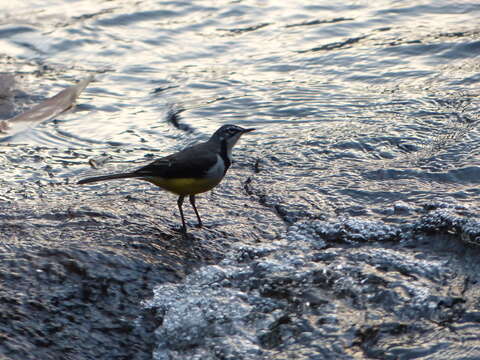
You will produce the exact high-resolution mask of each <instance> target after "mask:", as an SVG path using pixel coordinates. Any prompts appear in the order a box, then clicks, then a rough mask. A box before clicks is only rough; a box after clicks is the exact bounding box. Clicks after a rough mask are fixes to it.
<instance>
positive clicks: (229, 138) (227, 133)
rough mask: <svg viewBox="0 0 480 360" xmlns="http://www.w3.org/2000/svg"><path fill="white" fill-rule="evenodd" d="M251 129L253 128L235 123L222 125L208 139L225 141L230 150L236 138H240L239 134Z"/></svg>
mask: <svg viewBox="0 0 480 360" xmlns="http://www.w3.org/2000/svg"><path fill="white" fill-rule="evenodd" d="M253 130H255V129H245V128H242V127H240V126H237V125H223V126H222V127H221V128H219V129H218V130H217V131H215V133H214V134H213V135H212V137H211V138H210V140H212V141H218V142H220V143H223V142H225V143H226V145H227V149H228V150H231V149H232V148H233V146H234V145H235V144H236V143H237V141H238V139H240V136H242V135H243V134H246V133H248V132H250V131H253Z"/></svg>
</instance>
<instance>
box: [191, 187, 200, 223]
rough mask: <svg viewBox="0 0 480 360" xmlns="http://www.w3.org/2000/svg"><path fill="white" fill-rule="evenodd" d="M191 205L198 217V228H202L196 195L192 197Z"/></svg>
mask: <svg viewBox="0 0 480 360" xmlns="http://www.w3.org/2000/svg"><path fill="white" fill-rule="evenodd" d="M190 204H192V207H193V210H194V211H195V215H197V219H198V227H202V225H203V224H202V219H200V214H199V213H198V210H197V207H196V206H195V195H190Z"/></svg>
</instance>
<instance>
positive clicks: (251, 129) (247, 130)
mask: <svg viewBox="0 0 480 360" xmlns="http://www.w3.org/2000/svg"><path fill="white" fill-rule="evenodd" d="M253 130H255V129H254V128H250V129H243V132H242V134H245V133H249V132H251V131H253Z"/></svg>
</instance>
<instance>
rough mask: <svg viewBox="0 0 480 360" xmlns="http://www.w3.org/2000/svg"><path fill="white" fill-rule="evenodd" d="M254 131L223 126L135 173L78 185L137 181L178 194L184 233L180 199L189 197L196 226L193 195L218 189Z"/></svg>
mask: <svg viewBox="0 0 480 360" xmlns="http://www.w3.org/2000/svg"><path fill="white" fill-rule="evenodd" d="M253 130H255V129H244V128H242V127H240V126H236V125H223V126H222V127H220V128H219V129H218V130H217V131H215V133H214V134H213V135H212V136H211V137H210V139H209V140H208V141H206V142H203V143H199V144H196V145H193V146H191V147H187V148H185V149H183V150H181V151H179V152H177V153H174V154H172V155H168V156H165V157H162V158H160V159H157V160H155V161H153V162H152V163H150V164H148V165H146V166H143V167H141V168H139V169H137V170H134V171H131V172H125V173H119V174H110V175H103V176H96V177H91V178H87V179H82V180H80V181H79V182H78V184H88V183H93V182H97V181H105V180H114V179H128V178H137V179H141V180H145V181H148V182H150V183H152V184H155V185H157V186H158V187H160V188H162V189H164V190H167V191H170V192H172V193H174V194H176V195H178V200H177V204H178V209H179V210H180V216H181V217H182V230H183V232H184V233H186V232H187V226H186V224H185V217H184V216H183V209H182V205H183V200H184V198H185V196H187V195H188V196H189V199H190V203H191V204H192V207H193V210H194V211H195V215H196V216H197V219H198V227H202V219H201V218H200V215H199V213H198V210H197V207H196V205H195V195H196V194H200V193H203V192H206V191H208V190H211V189H213V188H214V187H215V186H217V185H218V184H219V183H220V181H222V179H223V177H224V176H225V174H226V173H227V170H228V168H229V167H230V165H231V164H232V149H233V147H234V145H235V144H236V143H237V141H238V140H239V139H240V137H241V136H242V135H243V134H246V133H249V132H251V131H253Z"/></svg>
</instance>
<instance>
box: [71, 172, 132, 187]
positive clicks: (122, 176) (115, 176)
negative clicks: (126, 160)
mask: <svg viewBox="0 0 480 360" xmlns="http://www.w3.org/2000/svg"><path fill="white" fill-rule="evenodd" d="M134 177H138V174H135V173H123V174H111V175H103V176H94V177H91V178H86V179H82V180H80V181H79V182H77V184H79V185H81V184H88V183H93V182H97V181H105V180H113V179H128V178H134Z"/></svg>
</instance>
